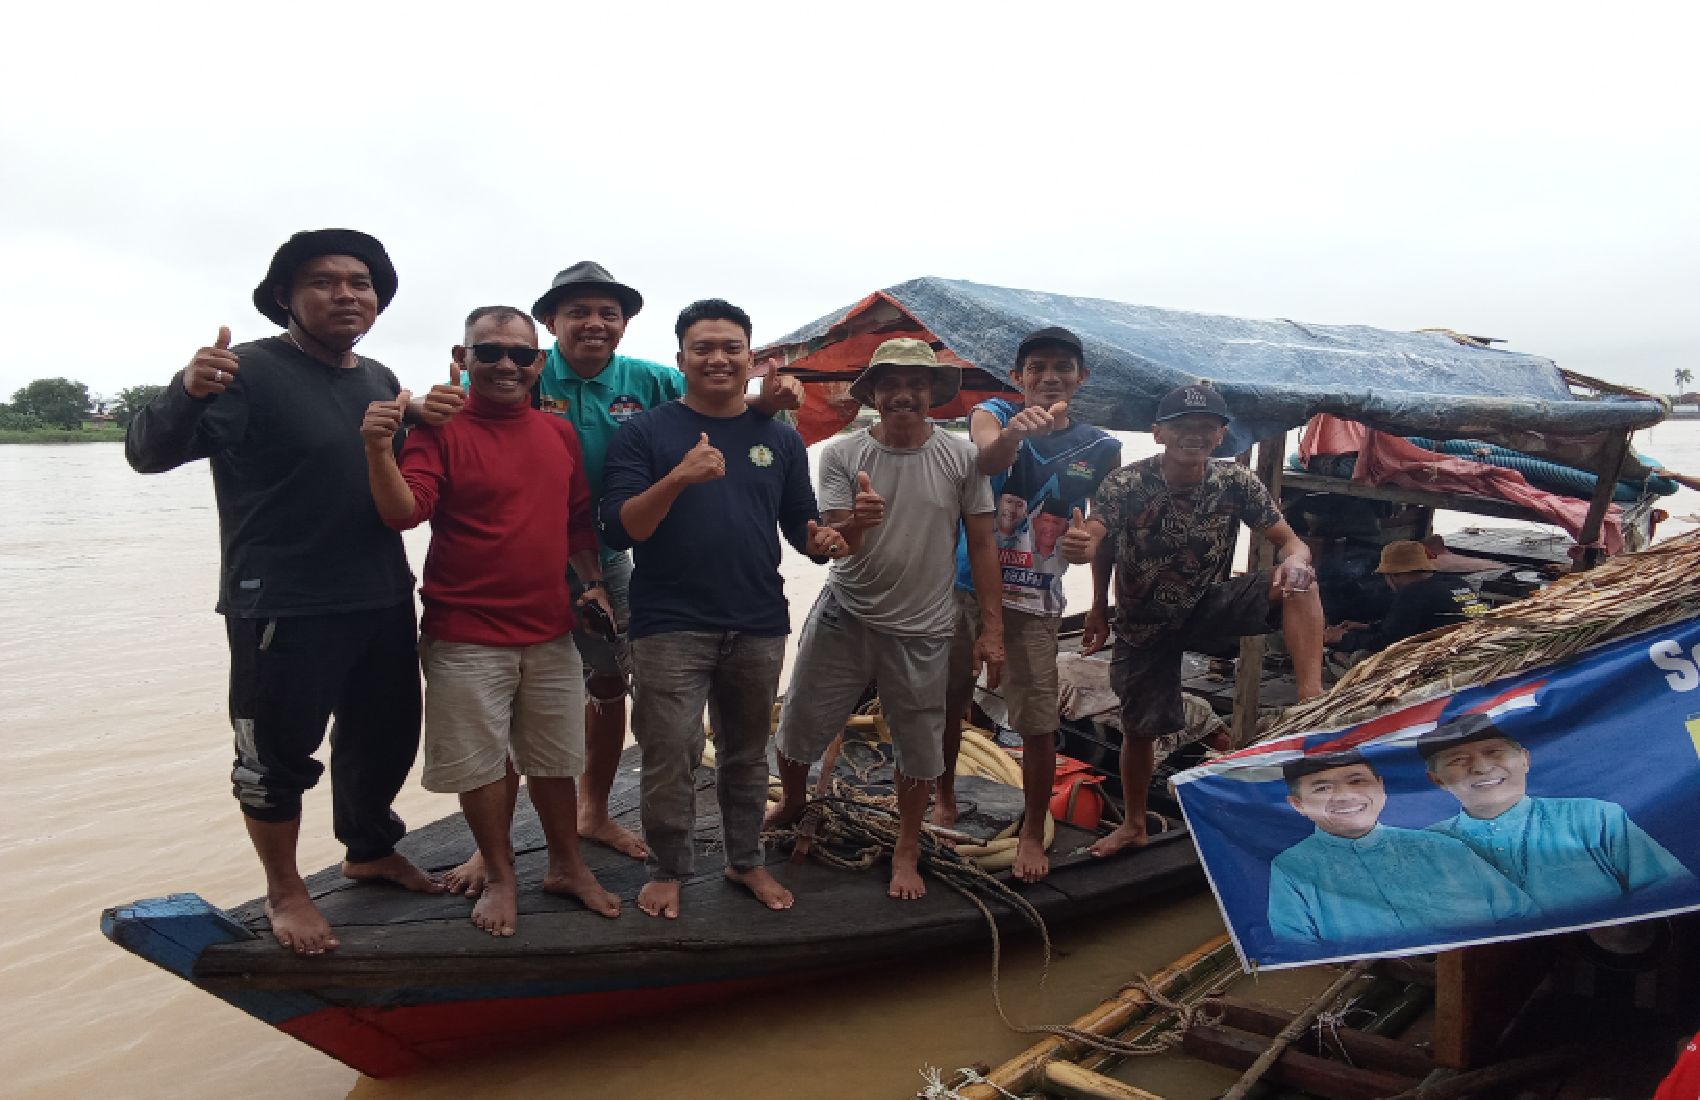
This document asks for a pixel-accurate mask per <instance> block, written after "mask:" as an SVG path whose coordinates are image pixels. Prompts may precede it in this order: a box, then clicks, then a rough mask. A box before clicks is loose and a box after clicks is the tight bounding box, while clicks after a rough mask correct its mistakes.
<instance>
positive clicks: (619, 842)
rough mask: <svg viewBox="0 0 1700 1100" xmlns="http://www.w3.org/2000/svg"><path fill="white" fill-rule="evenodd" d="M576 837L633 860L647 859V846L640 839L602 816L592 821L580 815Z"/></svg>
mask: <svg viewBox="0 0 1700 1100" xmlns="http://www.w3.org/2000/svg"><path fill="white" fill-rule="evenodd" d="M578 835H579V838H580V839H581V840H594V841H595V842H596V843H598V844H601V845H604V846H605V847H609V848H612V849H614V850H615V851H616V852H619V853H620V854H621V855H627V856H631V857H632V858H633V859H648V858H649V846H648V845H647V844H645V843H644V842H643V840H642V838H640V837H639V836H638V835H637V834H636V833H634V832H632V831H631V830H630V829H628V828H626V827H625V826H624V825H622V824H620V823H619V822H618V821H615V820H614V819H613V818H611V817H607V816H603V817H600V818H596V819H594V820H593V819H591V818H589V817H586V816H585V815H583V814H580V815H579V819H578Z"/></svg>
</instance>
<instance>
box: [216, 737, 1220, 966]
mask: <svg viewBox="0 0 1700 1100" xmlns="http://www.w3.org/2000/svg"><path fill="white" fill-rule="evenodd" d="M636 778H637V773H636V757H635V750H628V752H627V755H626V758H625V759H624V760H623V761H622V767H621V772H620V776H619V779H618V781H617V783H616V786H615V789H614V793H613V796H612V797H611V799H610V808H611V809H612V810H613V812H614V814H615V816H616V817H617V818H618V819H619V820H621V822H622V823H623V824H626V825H627V826H628V827H635V826H636V824H637V815H638V811H637V801H638V792H637V783H636ZM958 791H959V800H960V801H961V803H962V806H963V809H964V816H963V820H962V822H961V823H960V827H961V828H962V829H963V831H965V832H969V833H973V834H976V835H980V836H990V835H991V834H992V833H994V832H996V831H997V830H998V829H1000V828H1002V827H1003V825H1004V824H1006V823H1007V822H1009V821H1011V820H1013V819H1014V817H1015V816H1016V814H1017V813H1019V808H1020V807H1019V798H1020V796H1019V792H1018V791H1015V790H1013V789H1011V788H1008V787H1003V786H1001V785H999V784H995V783H991V782H989V781H986V780H979V779H972V778H963V779H961V780H959V787H958ZM697 792H698V813H699V821H698V835H699V841H698V846H699V847H698V850H699V863H698V867H699V871H698V873H697V874H696V875H694V876H693V877H691V878H690V879H688V880H686V882H685V883H684V890H683V897H682V911H681V915H680V917H679V918H678V919H677V920H662V919H657V918H653V917H649V916H647V915H646V914H644V913H642V912H641V911H640V910H638V909H637V908H636V906H635V904H634V902H635V899H636V896H637V892H638V890H639V888H640V887H641V886H642V885H643V883H644V882H645V881H646V880H647V873H646V871H645V869H644V866H643V864H642V863H641V862H639V861H636V860H632V859H629V858H627V857H625V856H622V855H619V854H618V853H615V852H613V851H611V850H609V849H606V848H603V847H602V846H600V845H594V844H586V845H585V846H584V855H585V858H586V860H587V862H588V863H589V864H590V865H591V867H592V868H593V869H594V870H595V872H596V874H597V877H598V878H599V879H600V880H601V882H602V884H603V885H604V886H605V887H606V888H607V889H609V890H610V891H612V892H613V893H615V894H617V895H619V896H620V898H621V899H622V901H623V902H624V909H623V911H622V913H621V915H620V917H619V918H618V919H615V920H609V919H607V918H604V917H601V916H599V915H597V914H594V913H592V912H590V911H589V910H587V909H585V908H584V907H583V906H582V905H581V904H579V903H578V902H577V901H576V900H574V899H570V898H561V897H555V896H552V895H549V894H545V893H543V892H542V890H541V888H540V886H539V883H540V880H541V878H542V873H543V865H544V861H545V858H546V854H545V851H544V846H543V838H542V834H541V830H540V828H539V826H538V824H537V819H536V816H535V814H534V813H533V812H532V810H531V808H530V805H529V803H528V802H527V801H526V799H525V797H524V792H523V791H522V793H521V802H520V808H519V812H518V813H517V814H516V822H515V832H514V843H515V849H516V852H517V853H518V870H519V876H520V882H521V887H520V895H519V900H520V921H519V925H518V931H517V934H516V935H514V936H512V937H493V936H490V935H488V934H486V933H484V932H482V931H480V930H478V929H477V928H475V927H474V926H473V925H472V924H471V922H470V921H469V920H468V919H467V918H468V914H469V913H470V909H471V906H470V903H469V902H468V901H467V900H466V899H465V898H461V897H454V896H448V895H441V896H426V895H421V894H414V893H410V892H407V891H404V890H400V889H396V888H392V887H388V886H385V885H382V884H361V883H354V882H351V881H350V880H348V879H346V878H343V877H342V875H341V874H340V873H338V871H337V870H336V869H335V868H330V869H327V870H325V871H321V872H319V873H318V874H316V875H313V876H312V877H311V878H310V879H309V880H308V886H309V889H310V890H311V891H312V893H313V894H314V896H315V898H316V899H317V900H318V902H319V905H320V907H321V909H322V910H323V911H324V913H325V915H326V917H327V918H328V919H329V920H330V921H331V923H332V925H333V926H334V927H335V928H336V932H337V936H338V938H339V939H340V940H341V944H342V945H341V947H339V948H338V949H337V950H336V951H334V952H331V953H329V954H327V955H324V956H320V957H314V958H307V959H303V958H301V957H299V956H296V955H294V954H292V953H290V952H288V951H282V950H279V948H278V946H277V944H276V942H275V941H274V940H273V939H272V938H271V936H270V935H269V934H268V926H267V922H266V919H265V916H264V914H263V912H262V906H261V902H260V900H258V899H256V900H255V901H251V902H249V903H247V904H246V905H243V906H240V907H238V908H236V909H234V910H231V911H230V915H231V916H232V917H233V918H235V919H236V920H237V921H239V922H240V923H241V924H242V925H244V926H245V927H246V928H247V929H248V930H249V931H250V932H252V933H254V934H255V938H252V939H238V940H235V941H232V942H229V943H223V944H215V945H212V946H210V947H208V948H207V949H206V950H205V951H204V952H203V953H202V954H201V956H200V958H199V960H198V961H197V963H196V965H195V980H196V982H197V984H200V985H202V986H203V987H205V988H207V989H209V990H219V991H239V990H260V989H272V990H281V989H291V988H300V989H308V988H310V989H314V990H317V991H321V992H322V991H325V990H327V989H334V988H346V989H351V990H352V989H359V988H362V987H364V988H368V989H370V988H376V987H390V988H393V987H395V986H396V985H397V982H398V978H400V979H402V980H404V981H406V980H407V976H408V973H409V972H411V973H412V974H413V975H415V976H416V977H417V979H418V981H419V983H420V984H429V985H433V986H440V985H444V984H448V985H455V984H461V983H471V984H502V985H508V984H512V983H515V982H519V983H524V982H527V981H538V982H545V983H550V984H556V983H561V982H567V983H573V982H575V981H581V980H582V981H589V982H598V983H600V982H605V981H606V980H607V979H608V976H609V973H610V966H611V962H612V961H615V960H617V963H616V969H617V973H618V976H619V978H620V980H621V981H622V982H630V983H632V984H633V985H644V984H649V983H675V982H678V981H680V980H681V978H682V977H684V976H686V975H689V976H691V978H692V980H696V981H704V982H707V981H714V980H720V979H748V978H751V977H753V976H757V975H764V974H780V973H784V972H786V971H788V970H791V971H794V970H797V969H798V968H808V969H825V968H839V967H845V966H853V965H856V964H857V963H858V962H859V961H863V960H871V959H875V958H887V957H890V956H892V955H894V954H902V953H909V952H918V951H928V950H936V949H939V948H944V947H951V946H956V945H961V944H966V943H972V942H977V941H980V940H983V939H985V938H986V937H987V930H986V927H985V923H984V918H983V916H982V915H981V913H980V911H979V910H978V909H977V908H976V907H975V906H974V905H973V904H972V903H971V902H969V901H968V900H966V899H965V898H963V897H961V896H960V895H958V894H957V893H956V892H955V891H953V890H951V889H950V888H949V887H948V886H945V885H944V884H942V883H940V882H938V881H937V880H936V879H929V891H928V894H927V896H926V897H925V898H924V899H921V900H919V901H912V902H899V901H895V900H892V899H891V898H888V897H887V896H886V894H885V889H886V882H887V877H888V874H889V871H888V869H887V868H886V867H884V866H883V865H882V866H876V867H874V868H871V869H869V870H866V871H847V870H839V869H834V868H830V867H827V866H824V865H822V864H820V863H817V862H813V861H810V862H806V863H803V864H789V863H784V862H783V861H784V859H785V856H784V854H783V853H782V852H775V853H770V856H769V860H770V864H771V865H774V866H775V872H776V874H778V876H779V877H780V878H781V880H782V881H784V882H785V883H786V884H787V885H788V886H789V887H790V888H791V889H792V890H793V892H794V893H795V894H796V895H797V905H796V907H795V908H793V909H791V910H789V911H786V912H778V913H776V912H771V911H769V910H767V909H764V908H763V907H762V906H760V905H759V904H757V903H756V902H755V901H754V899H752V898H751V897H750V896H749V894H748V892H747V891H745V890H744V889H742V888H741V887H738V886H736V885H734V884H732V883H730V882H727V881H726V880H725V878H724V877H723V875H722V868H723V863H722V860H721V858H720V852H719V848H718V812H717V810H716V808H715V804H714V791H713V772H712V770H709V769H703V770H702V771H700V772H699V773H698V781H697ZM1092 839H1093V835H1092V834H1088V833H1086V832H1083V831H1081V830H1078V829H1074V828H1072V827H1069V826H1066V825H1064V826H1059V828H1058V835H1057V839H1056V842H1055V844H1054V845H1053V850H1052V859H1053V867H1054V870H1053V872H1052V875H1051V876H1050V878H1049V879H1047V880H1046V881H1045V882H1043V883H1040V884H1036V885H1026V884H1020V883H1015V882H1013V880H1010V879H1009V877H1008V875H1007V874H1004V875H1001V876H999V877H1000V878H1002V879H1003V880H1004V881H1006V882H1009V883H1010V885H1012V886H1013V887H1014V888H1016V889H1017V890H1018V891H1019V892H1020V893H1021V894H1022V896H1023V897H1025V898H1026V899H1027V900H1028V901H1029V902H1031V903H1032V904H1033V905H1034V906H1035V907H1036V908H1037V909H1038V910H1039V912H1040V913H1041V914H1042V915H1043V916H1044V917H1045V918H1046V919H1047V920H1048V921H1049V920H1058V921H1060V920H1062V919H1064V918H1072V917H1077V916H1083V915H1086V914H1089V913H1093V912H1098V911H1101V910H1103V909H1105V908H1108V907H1112V906H1118V905H1123V904H1128V903H1129V902H1131V901H1133V900H1134V899H1138V900H1140V901H1145V900H1153V899H1155V898H1157V897H1161V896H1163V895H1165V894H1167V893H1172V892H1176V891H1180V890H1190V889H1195V888H1196V887H1197V886H1198V885H1199V884H1200V883H1201V881H1202V875H1201V874H1200V872H1199V870H1198V866H1197V858H1196V854H1195V853H1194V850H1193V846H1192V844H1191V843H1190V842H1189V841H1188V839H1187V833H1186V831H1185V829H1184V828H1177V829H1172V830H1170V831H1168V832H1166V833H1163V834H1161V835H1159V836H1157V837H1155V838H1153V841H1152V843H1151V845H1150V846H1149V847H1147V848H1146V849H1144V850H1142V851H1140V852H1138V853H1134V854H1130V855H1125V856H1121V857H1118V858H1114V859H1110V860H1098V859H1094V858H1093V857H1091V856H1090V855H1088V854H1087V853H1086V852H1085V850H1084V849H1085V846H1086V845H1087V844H1089V843H1090V842H1091V840H1092ZM400 849H401V851H403V852H404V853H405V854H407V855H408V856H409V857H410V858H412V859H413V860H414V861H415V862H417V863H418V864H420V865H421V866H423V867H425V868H427V869H430V870H434V871H441V870H444V869H447V868H449V867H452V866H454V865H456V864H458V863H459V862H461V861H462V860H463V859H465V858H466V857H467V855H469V854H470V852H471V851H472V842H471V838H470V834H469V833H468V831H467V829H466V825H465V822H464V820H463V819H462V818H461V817H460V816H459V815H455V816H452V817H449V818H445V819H443V820H442V821H438V822H436V823H434V824H431V825H428V826H426V827H424V828H422V829H418V830H416V831H414V832H412V833H410V834H408V836H407V838H406V839H405V840H404V841H403V842H402V844H401V845H400ZM993 910H994V912H997V913H998V914H999V923H1000V925H1001V926H1003V927H1005V928H1006V929H1008V930H1016V929H1018V928H1019V927H1021V926H1023V923H1024V922H1023V921H1022V920H1021V918H1019V917H1018V916H1016V915H1015V914H1014V913H1013V912H1012V911H1010V910H1009V909H1008V907H1007V906H1001V907H1000V906H998V905H995V904H994V905H993ZM409 984H411V982H409Z"/></svg>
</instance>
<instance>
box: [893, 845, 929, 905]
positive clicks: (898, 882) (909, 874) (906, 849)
mask: <svg viewBox="0 0 1700 1100" xmlns="http://www.w3.org/2000/svg"><path fill="white" fill-rule="evenodd" d="M886 894H887V895H888V896H889V897H894V898H900V899H902V900H903V901H914V900H915V899H916V898H924V897H926V896H927V884H926V883H925V882H923V881H922V880H921V846H920V845H919V844H914V845H910V844H899V845H898V846H897V847H896V848H894V849H893V850H892V853H891V886H890V887H888V888H887V889H886Z"/></svg>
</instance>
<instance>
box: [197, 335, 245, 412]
mask: <svg viewBox="0 0 1700 1100" xmlns="http://www.w3.org/2000/svg"><path fill="white" fill-rule="evenodd" d="M241 365H242V363H241V361H240V360H239V359H237V358H236V353H235V352H233V351H231V350H230V328H229V326H227V325H220V326H219V328H218V339H217V340H215V341H214V342H213V345H212V347H210V348H202V349H200V350H199V351H197V352H195V357H194V358H193V359H191V360H189V365H188V366H187V367H186V368H184V370H183V388H184V389H185V390H188V391H189V396H190V397H216V396H218V395H219V394H221V393H223V392H224V391H225V390H226V389H227V388H228V387H229V386H230V381H231V379H233V378H235V377H236V371H237V368H239V367H240V366H241Z"/></svg>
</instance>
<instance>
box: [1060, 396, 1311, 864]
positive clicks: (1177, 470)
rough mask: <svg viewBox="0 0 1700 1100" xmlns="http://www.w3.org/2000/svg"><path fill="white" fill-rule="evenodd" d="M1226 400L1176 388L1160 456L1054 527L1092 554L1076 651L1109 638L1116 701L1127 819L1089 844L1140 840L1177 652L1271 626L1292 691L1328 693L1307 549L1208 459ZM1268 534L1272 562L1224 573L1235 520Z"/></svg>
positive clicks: (1070, 554) (1237, 478) (1172, 720)
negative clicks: (1282, 645) (1279, 636)
mask: <svg viewBox="0 0 1700 1100" xmlns="http://www.w3.org/2000/svg"><path fill="white" fill-rule="evenodd" d="M1228 419H1229V418H1228V406H1227V403H1226V402H1225V401H1223V400H1222V396H1221V395H1220V394H1218V393H1217V392H1216V391H1215V390H1214V389H1213V388H1211V387H1210V386H1208V385H1193V386H1182V387H1180V388H1179V389H1176V390H1173V391H1171V392H1170V393H1169V394H1168V395H1166V396H1165V397H1164V398H1163V400H1162V401H1161V402H1160V403H1159V404H1158V406H1157V417H1156V422H1155V423H1154V424H1153V426H1152V435H1153V436H1155V437H1156V439H1157V442H1158V443H1160V444H1162V446H1163V451H1162V453H1161V454H1157V455H1154V456H1152V457H1151V458H1146V459H1141V460H1140V461H1138V462H1133V463H1130V464H1128V465H1126V466H1123V467H1122V468H1121V469H1119V470H1117V471H1116V472H1115V473H1112V474H1111V475H1110V476H1109V477H1107V478H1105V479H1104V483H1103V484H1102V485H1101V486H1099V488H1098V495H1097V498H1096V499H1095V501H1094V503H1093V506H1092V516H1091V518H1090V519H1088V520H1086V522H1085V524H1084V525H1080V526H1076V527H1075V528H1074V529H1071V530H1070V531H1069V532H1068V533H1067V534H1065V535H1064V536H1063V538H1062V550H1063V556H1064V557H1065V558H1067V559H1068V560H1069V561H1071V562H1076V563H1080V562H1091V563H1092V589H1093V599H1092V609H1091V610H1090V611H1088V612H1087V613H1086V628H1085V631H1086V632H1085V637H1084V638H1083V640H1082V646H1081V649H1082V651H1083V652H1086V653H1094V652H1096V651H1098V650H1099V649H1102V648H1103V647H1104V645H1105V643H1107V642H1108V641H1109V640H1110V622H1109V614H1108V599H1109V589H1110V578H1111V576H1112V570H1113V575H1114V577H1115V581H1116V617H1115V624H1114V625H1115V650H1114V652H1113V655H1112V657H1111V661H1110V683H1111V686H1112V687H1114V688H1115V691H1116V695H1117V696H1119V697H1120V699H1121V725H1122V753H1121V778H1122V789H1123V791H1124V793H1125V796H1126V799H1127V807H1126V808H1127V817H1126V821H1125V822H1124V823H1123V824H1122V825H1121V826H1120V827H1119V828H1117V829H1116V830H1115V832H1113V833H1111V834H1110V835H1109V836H1107V837H1104V838H1103V839H1102V840H1100V841H1098V843H1096V844H1094V845H1093V846H1092V854H1093V855H1096V856H1108V855H1113V854H1115V853H1116V852H1119V851H1121V850H1122V849H1124V848H1127V847H1130V846H1134V847H1137V846H1140V845H1143V844H1144V843H1145V841H1146V830H1145V800H1146V793H1147V790H1148V789H1149V787H1150V785H1151V773H1152V770H1153V756H1154V754H1153V751H1152V746H1153V743H1154V742H1155V741H1156V740H1157V739H1158V738H1160V737H1163V736H1165V735H1167V734H1172V733H1174V732H1175V731H1177V730H1179V729H1181V728H1182V727H1183V726H1184V725H1185V716H1184V711H1183V710H1182V705H1181V654H1182V652H1183V651H1184V650H1187V649H1199V648H1205V647H1208V646H1210V645H1211V644H1212V643H1217V642H1221V641H1225V640H1227V639H1231V638H1237V637H1243V636H1246V635H1252V634H1267V633H1270V632H1271V631H1274V630H1275V629H1277V628H1279V629H1280V630H1282V632H1283V633H1284V634H1285V635H1286V639H1287V649H1288V651H1289V652H1291V653H1292V655H1293V664H1294V672H1295V675H1296V676H1297V679H1298V687H1299V698H1301V699H1311V698H1315V697H1316V696H1318V695H1321V694H1322V630H1323V619H1322V602H1321V600H1320V599H1318V597H1317V593H1316V586H1315V583H1314V581H1315V577H1316V574H1315V572H1314V570H1312V568H1311V563H1310V551H1309V549H1307V548H1306V546H1305V544H1304V543H1303V542H1302V541H1301V540H1300V539H1299V537H1298V536H1297V535H1296V534H1294V533H1293V529H1292V528H1291V527H1289V526H1287V523H1286V521H1285V520H1284V519H1282V518H1281V513H1280V511H1279V510H1278V509H1277V508H1276V506H1275V501H1274V500H1273V499H1272V498H1271V497H1270V495H1269V490H1267V489H1266V488H1264V486H1263V483H1262V482H1260V481H1258V480H1257V476H1256V475H1255V474H1253V473H1252V472H1251V471H1250V470H1249V469H1247V468H1246V467H1244V466H1237V465H1234V464H1232V463H1218V462H1212V461H1210V456H1211V454H1212V453H1213V452H1214V451H1215V450H1216V448H1218V447H1220V446H1221V445H1222V441H1223V439H1224V438H1226V436H1227V432H1228ZM1241 523H1244V524H1245V525H1246V526H1248V527H1250V528H1251V529H1252V530H1254V531H1257V532H1258V533H1259V534H1261V535H1263V537H1264V538H1266V539H1268V540H1269V541H1270V542H1272V543H1274V544H1275V546H1276V549H1277V552H1278V554H1279V556H1280V564H1279V565H1277V566H1276V567H1275V568H1274V569H1272V570H1264V571H1261V572H1257V573H1249V574H1246V575H1245V576H1240V577H1234V578H1233V579H1231V580H1226V581H1218V580H1217V579H1216V578H1218V577H1220V576H1222V575H1224V574H1225V573H1226V571H1227V567H1228V565H1229V564H1230V563H1231V562H1232V560H1233V554H1234V542H1235V539H1236V537H1237V536H1238V534H1239V525H1240V524H1241Z"/></svg>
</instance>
